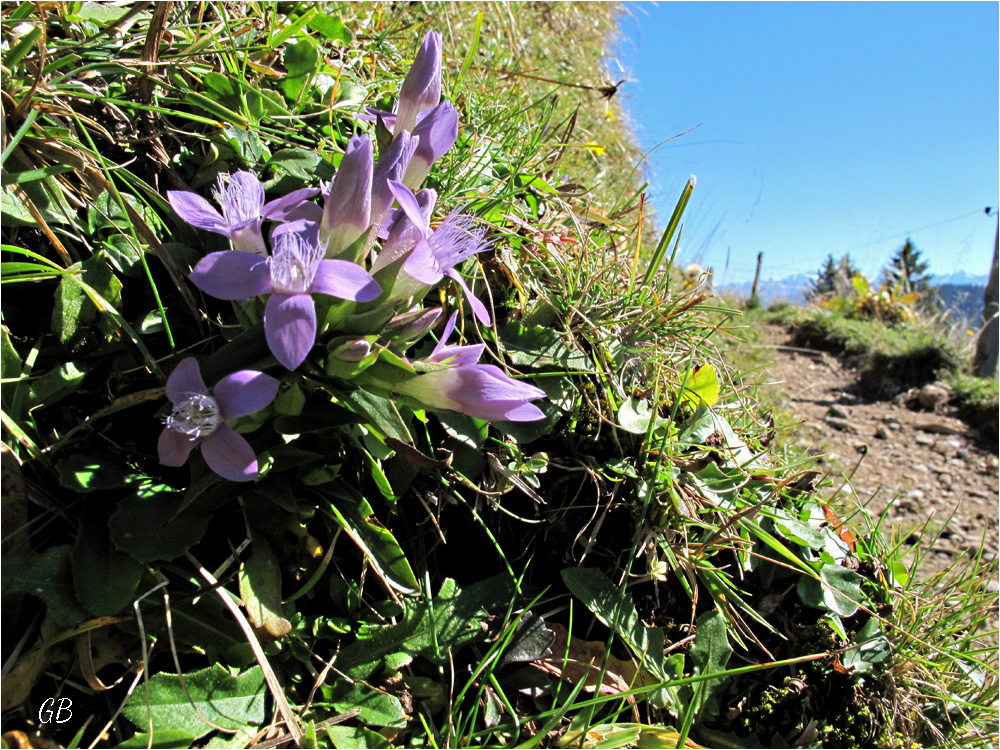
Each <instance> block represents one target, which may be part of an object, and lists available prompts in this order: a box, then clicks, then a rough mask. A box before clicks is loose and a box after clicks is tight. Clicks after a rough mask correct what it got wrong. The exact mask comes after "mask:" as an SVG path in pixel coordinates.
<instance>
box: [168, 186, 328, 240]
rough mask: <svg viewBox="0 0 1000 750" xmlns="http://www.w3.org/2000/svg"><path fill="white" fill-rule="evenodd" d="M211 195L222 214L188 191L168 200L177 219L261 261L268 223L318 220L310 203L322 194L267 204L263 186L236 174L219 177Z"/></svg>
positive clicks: (312, 191)
mask: <svg viewBox="0 0 1000 750" xmlns="http://www.w3.org/2000/svg"><path fill="white" fill-rule="evenodd" d="M212 192H213V194H214V195H215V200H216V201H218V203H219V205H220V206H221V207H222V213H221V214H220V213H219V212H218V211H216V210H215V208H213V207H212V204H211V203H209V202H208V201H207V200H205V199H204V198H202V197H201V196H200V195H198V194H197V193H192V192H189V191H186V190H168V191H167V200H168V201H170V205H171V207H172V208H173V209H174V211H176V212H177V215H178V216H180V217H181V218H182V219H184V221H186V222H187V223H188V224H190V225H191V226H194V227H198V228H199V229H206V230H208V231H209V232H217V233H218V234H223V235H225V236H226V237H228V238H229V239H230V241H231V242H232V243H233V249H234V250H239V251H242V252H248V253H255V254H256V255H259V256H261V257H267V247H266V246H265V244H264V236H263V235H262V234H261V231H260V228H261V226H263V224H264V220H265V219H270V220H273V221H292V220H295V219H309V218H311V219H315V218H317V217H316V214H317V213H318V212H319V207H318V206H316V205H315V204H313V203H309V202H308V199H309V198H311V197H312V196H314V195H316V193H318V192H319V190H318V189H316V188H303V189H301V190H294V191H292V192H291V193H289V194H288V195H286V196H284V197H282V198H278V199H277V200H273V201H271V202H269V203H264V186H263V185H262V184H261V182H260V180H258V179H257V178H256V177H254V176H253V175H252V174H251V173H250V172H237V173H236V174H234V175H233V176H232V177H228V176H224V175H219V185H218V187H217V188H215V189H214V190H213V191H212Z"/></svg>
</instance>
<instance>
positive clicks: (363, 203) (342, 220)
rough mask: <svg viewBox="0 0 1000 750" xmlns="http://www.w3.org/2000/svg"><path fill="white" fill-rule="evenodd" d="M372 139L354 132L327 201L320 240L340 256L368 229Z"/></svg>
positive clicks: (332, 252)
mask: <svg viewBox="0 0 1000 750" xmlns="http://www.w3.org/2000/svg"><path fill="white" fill-rule="evenodd" d="M372 154H373V149H372V139H371V138H370V137H369V136H367V135H366V136H357V135H356V136H354V137H353V138H351V140H350V142H349V143H348V144H347V150H346V151H345V152H344V158H343V159H342V160H341V162H340V169H338V170H337V174H336V175H335V176H334V178H333V183H332V184H331V186H330V193H329V195H327V196H326V201H325V203H324V204H323V218H322V220H321V222H320V240H321V241H325V242H327V243H328V244H327V246H326V254H327V257H330V258H336V257H338V256H339V255H341V253H343V252H344V251H345V250H346V249H347V248H348V247H350V246H351V245H352V244H353V243H355V242H356V241H357V240H358V238H359V237H361V235H363V234H364V233H365V232H366V231H368V226H369V224H370V223H371V212H372Z"/></svg>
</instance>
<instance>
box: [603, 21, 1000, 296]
mask: <svg viewBox="0 0 1000 750" xmlns="http://www.w3.org/2000/svg"><path fill="white" fill-rule="evenodd" d="M626 8H627V9H628V11H629V13H630V14H631V17H626V18H625V19H624V21H623V24H622V31H623V33H624V39H622V40H621V42H620V44H619V45H618V49H617V53H618V55H617V58H618V60H619V61H620V64H621V66H622V68H623V71H624V72H623V73H622V74H621V75H619V76H618V77H624V76H626V75H627V76H628V77H629V78H630V79H631V80H630V81H629V82H628V83H626V84H625V85H624V86H622V88H621V89H620V91H621V92H622V93H623V94H624V98H623V102H624V105H625V106H626V108H627V109H628V110H629V112H630V114H631V116H632V118H633V120H634V122H635V125H636V128H637V130H638V135H639V139H640V143H641V144H642V146H643V148H644V149H646V150H648V149H652V148H653V147H654V146H655V145H656V144H657V143H659V142H661V141H663V140H665V139H667V138H670V137H671V136H675V135H678V134H679V133H682V132H684V131H685V130H687V129H689V128H691V127H694V126H697V127H696V128H695V129H694V130H693V131H691V132H690V133H688V134H686V135H684V136H682V137H680V138H677V139H676V140H673V141H671V142H669V143H667V144H665V145H663V146H660V147H659V148H657V149H656V150H655V151H654V152H653V153H652V154H650V156H649V163H650V167H651V175H650V177H651V184H650V188H649V191H648V198H649V199H650V200H651V201H652V203H653V205H654V207H655V208H656V209H657V212H658V214H659V216H660V220H661V222H663V221H665V220H666V217H668V216H669V215H670V212H671V211H672V209H673V206H674V203H675V202H676V200H677V197H678V196H679V195H680V192H681V189H682V187H683V185H684V182H685V181H686V180H687V178H688V176H689V175H691V174H694V175H696V176H697V178H698V184H697V187H696V189H695V192H694V195H693V197H692V199H691V202H690V203H689V204H688V209H687V211H686V213H685V228H684V235H683V238H682V241H681V253H682V256H683V257H682V260H684V261H685V262H689V261H699V262H701V263H703V264H705V265H711V266H712V267H713V268H714V270H715V275H716V282H717V283H736V282H740V281H745V280H748V279H749V278H751V277H752V275H753V269H754V264H755V262H756V256H757V253H758V252H760V251H763V253H764V266H763V271H762V277H763V278H765V279H766V278H783V277H785V276H789V275H792V274H796V273H812V272H815V271H816V270H817V269H818V268H819V266H820V265H821V264H822V262H823V260H824V259H825V258H826V256H827V254H829V253H832V254H833V255H834V256H836V257H839V256H841V255H843V254H844V253H846V252H849V253H850V255H851V257H852V258H853V259H854V260H855V262H856V263H857V265H858V266H859V267H860V268H861V270H862V271H863V272H864V273H865V274H866V275H869V276H870V277H874V276H877V274H878V272H879V270H880V269H881V268H882V267H883V266H884V265H885V264H886V262H887V261H888V260H889V258H890V257H891V256H892V254H893V253H894V251H895V250H896V249H897V248H899V247H900V246H901V245H902V244H903V242H904V241H905V240H906V238H907V237H908V236H909V237H911V238H912V239H913V242H914V243H915V244H916V246H917V247H918V248H919V249H920V250H921V252H922V256H923V257H924V258H925V259H926V260H928V261H929V263H930V271H931V272H932V273H935V274H939V275H945V274H950V273H953V272H956V271H967V272H969V273H971V274H974V275H981V274H985V273H987V272H988V271H989V264H990V261H991V259H992V255H993V239H994V234H995V232H996V227H997V224H996V218H995V216H994V217H988V216H986V215H985V213H984V208H985V207H986V206H992V207H993V208H994V211H995V210H996V208H997V205H998V203H1000V197H998V194H1000V148H998V141H1000V74H998V70H1000V41H998V38H1000V37H998V24H1000V4H998V3H995V2H943V3H938V2H888V3H884V2H878V3H875V2H871V3H869V2H862V3H847V2H833V3H827V2H782V3H756V2H737V3H728V2H680V3H676V2H666V3H657V4H653V3H635V2H630V3H627V4H626ZM612 68H613V71H612V73H611V75H614V74H615V73H617V66H612ZM620 95H621V94H620ZM727 253H728V254H729V256H730V257H729V264H728V269H727V268H726V258H727Z"/></svg>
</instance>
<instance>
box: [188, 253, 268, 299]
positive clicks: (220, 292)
mask: <svg viewBox="0 0 1000 750" xmlns="http://www.w3.org/2000/svg"><path fill="white" fill-rule="evenodd" d="M188 278H189V279H191V283H192V284H194V285H195V286H196V287H198V288H199V289H201V291H203V292H204V293H205V294H207V295H209V296H211V297H215V298H217V299H249V298H250V297H256V296H258V295H261V294H267V293H268V292H270V291H271V271H270V267H269V266H268V262H267V260H265V259H264V258H261V257H260V256H259V255H257V254H256V253H248V252H242V251H239V250H223V251H222V252H218V253H209V254H208V255H206V256H205V257H204V258H202V259H201V260H200V261H198V265H196V266H195V267H194V270H193V271H192V272H191V274H190V275H189V276H188Z"/></svg>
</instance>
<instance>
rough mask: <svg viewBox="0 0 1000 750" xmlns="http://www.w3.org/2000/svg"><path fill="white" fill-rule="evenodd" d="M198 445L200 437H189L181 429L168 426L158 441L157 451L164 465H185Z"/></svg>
mask: <svg viewBox="0 0 1000 750" xmlns="http://www.w3.org/2000/svg"><path fill="white" fill-rule="evenodd" d="M196 445H198V438H194V437H189V436H188V435H185V434H184V433H183V432H180V431H179V430H175V429H173V428H171V427H167V428H165V429H164V430H163V432H161V433H160V439H159V440H158V441H157V442H156V453H157V455H158V456H159V458H160V463H161V464H162V465H164V466H183V465H184V462H185V461H187V460H188V456H190V455H191V451H192V450H194V447H195V446H196Z"/></svg>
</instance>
